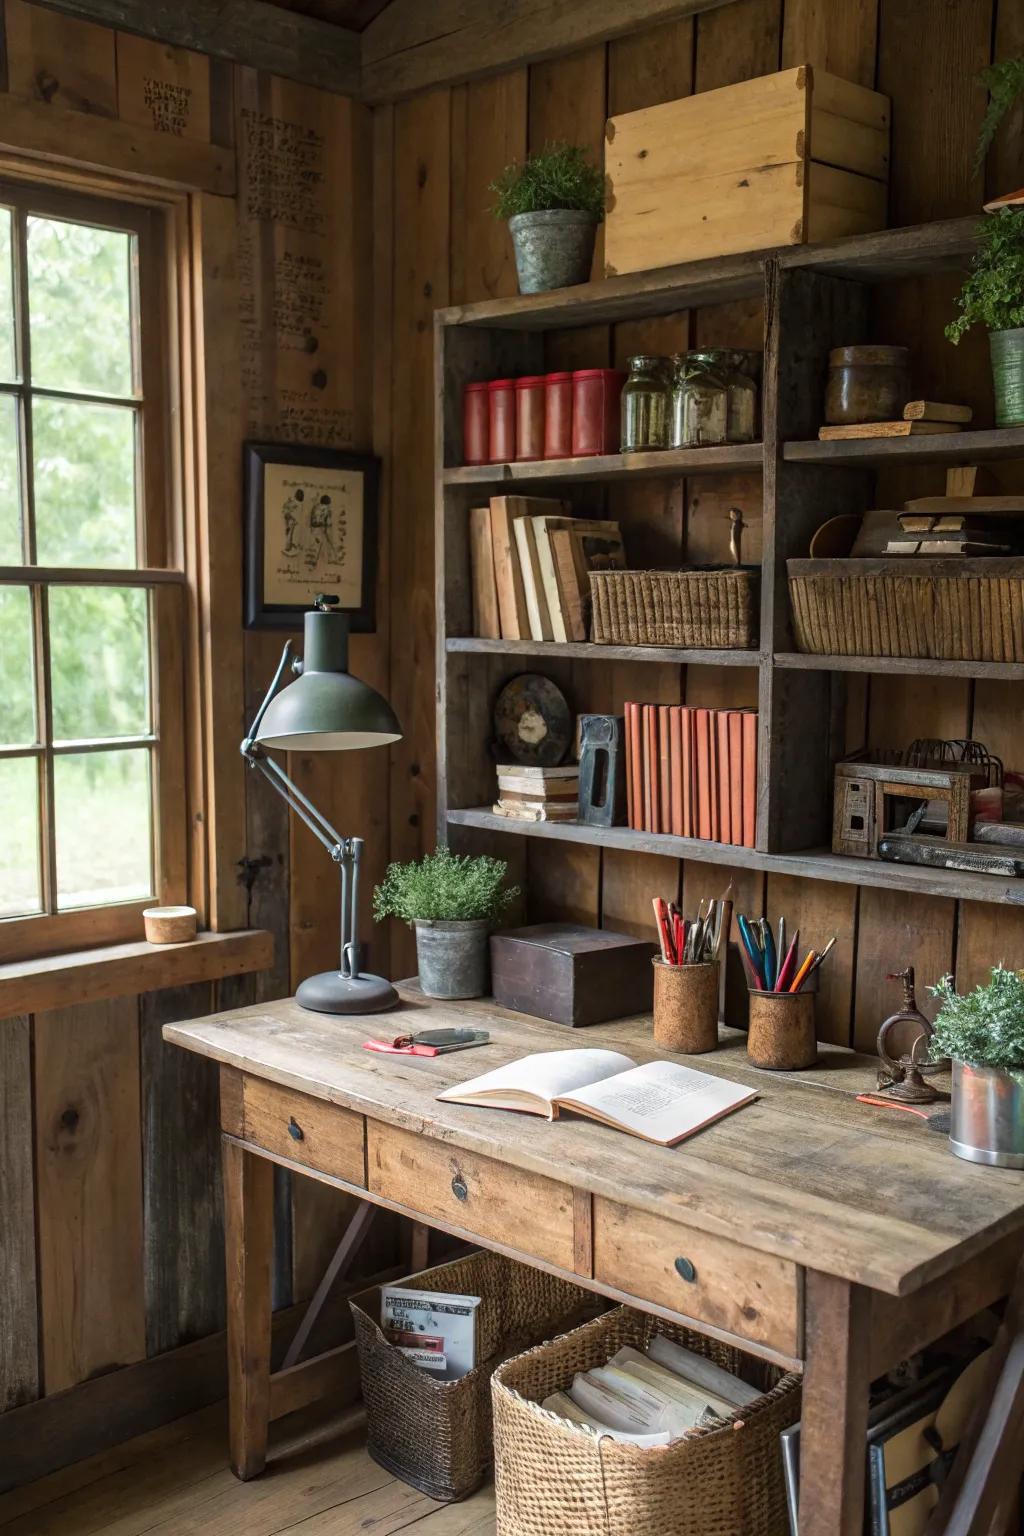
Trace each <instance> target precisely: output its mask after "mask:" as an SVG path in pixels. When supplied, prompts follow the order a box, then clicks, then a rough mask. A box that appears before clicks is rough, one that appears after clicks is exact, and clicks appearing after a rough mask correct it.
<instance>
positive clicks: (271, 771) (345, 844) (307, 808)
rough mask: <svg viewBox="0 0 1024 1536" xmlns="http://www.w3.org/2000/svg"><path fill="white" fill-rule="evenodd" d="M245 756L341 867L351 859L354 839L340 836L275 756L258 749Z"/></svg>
mask: <svg viewBox="0 0 1024 1536" xmlns="http://www.w3.org/2000/svg"><path fill="white" fill-rule="evenodd" d="M245 757H246V761H247V762H248V764H249V766H250V768H255V769H256V771H257V772H258V773H261V774H262V775H263V777H264V778H265V779H266V781H267V783H268V784H270V785H272V787H273V788H274V789H276V790H277V793H278V794H279V795H280V796H281V799H282V800H284V802H285V804H286V805H287V806H288V808H289V810H292V811H294V812H295V814H296V816H297V817H298V818H299V820H300V821H301V822H304V823H305V825H306V826H307V827H308V828H309V830H310V831H311V832H312V834H313V836H314V837H315V838H316V840H317V842H318V843H320V844H322V845H323V847H324V848H326V849H327V852H328V853H329V854H330V856H331V858H332V859H333V860H334V862H335V863H336V864H341V863H342V862H343V861H344V860H346V859H348V858H349V857H350V855H351V849H350V846H349V844H350V839H349V838H345V837H341V836H339V834H338V833H337V832H336V831H335V829H334V828H333V827H332V826H331V824H330V822H329V821H328V820H327V818H326V816H323V815H322V814H321V813H320V812H319V811H318V810H317V808H316V806H315V805H314V804H313V802H312V801H311V800H309V799H307V798H306V796H305V795H304V794H303V793H302V790H301V789H299V787H298V785H297V784H295V783H293V782H292V780H291V779H290V778H289V777H288V775H287V774H286V773H285V771H284V769H283V768H282V767H280V766H279V764H277V763H275V762H274V759H273V758H272V757H267V756H265V755H264V753H263V751H262V750H261V749H260V748H259V747H258V746H254V747H253V748H252V750H251V752H248V753H246V754H245Z"/></svg>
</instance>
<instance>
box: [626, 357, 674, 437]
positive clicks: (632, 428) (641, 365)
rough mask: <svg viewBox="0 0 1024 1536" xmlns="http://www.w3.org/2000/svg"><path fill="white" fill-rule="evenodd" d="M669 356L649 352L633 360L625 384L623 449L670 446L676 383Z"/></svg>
mask: <svg viewBox="0 0 1024 1536" xmlns="http://www.w3.org/2000/svg"><path fill="white" fill-rule="evenodd" d="M668 368H669V364H668V358H667V357H655V356H654V355H652V354H648V355H646V356H643V357H631V358H630V359H629V377H628V378H627V380H626V382H625V384H624V385H623V387H622V451H623V453H642V452H645V451H647V450H650V449H652V448H667V447H668V439H669V430H668V429H669V410H670V406H671V400H672V385H671V381H670V378H669V371H668Z"/></svg>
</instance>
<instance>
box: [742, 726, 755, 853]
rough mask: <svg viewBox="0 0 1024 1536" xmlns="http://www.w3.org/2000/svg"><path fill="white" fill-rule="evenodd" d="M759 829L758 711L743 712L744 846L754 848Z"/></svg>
mask: <svg viewBox="0 0 1024 1536" xmlns="http://www.w3.org/2000/svg"><path fill="white" fill-rule="evenodd" d="M756 827H757V711H756V710H744V711H743V846H744V848H753V846H754V838H755V833H756Z"/></svg>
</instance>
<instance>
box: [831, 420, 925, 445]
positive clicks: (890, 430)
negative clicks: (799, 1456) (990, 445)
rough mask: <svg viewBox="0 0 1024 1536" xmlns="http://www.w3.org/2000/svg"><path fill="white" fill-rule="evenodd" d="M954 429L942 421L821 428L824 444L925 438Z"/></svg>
mask: <svg viewBox="0 0 1024 1536" xmlns="http://www.w3.org/2000/svg"><path fill="white" fill-rule="evenodd" d="M953 430H954V428H953V427H952V425H950V424H949V423H948V422H942V421H858V422H854V423H853V424H852V425H851V426H848V427H819V428H818V437H819V438H820V439H821V441H822V442H823V443H842V442H848V441H852V440H856V439H858V438H864V437H923V436H928V435H929V434H934V433H937V432H952V431H953Z"/></svg>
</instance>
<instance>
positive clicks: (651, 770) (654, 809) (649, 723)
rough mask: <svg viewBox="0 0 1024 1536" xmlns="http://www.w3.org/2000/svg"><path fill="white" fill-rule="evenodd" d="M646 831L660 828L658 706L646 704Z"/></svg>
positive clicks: (644, 713) (644, 752)
mask: <svg viewBox="0 0 1024 1536" xmlns="http://www.w3.org/2000/svg"><path fill="white" fill-rule="evenodd" d="M641 708H642V709H643V721H644V751H643V764H644V770H643V771H644V831H645V832H657V830H658V708H657V705H656V704H644V705H642V706H641Z"/></svg>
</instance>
